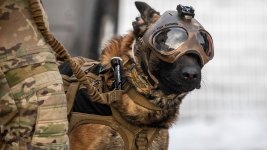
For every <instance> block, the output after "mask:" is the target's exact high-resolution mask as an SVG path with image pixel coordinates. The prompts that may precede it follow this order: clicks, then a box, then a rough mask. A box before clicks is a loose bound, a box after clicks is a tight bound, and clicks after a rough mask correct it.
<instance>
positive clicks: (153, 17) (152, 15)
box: [133, 1, 160, 37]
mask: <svg viewBox="0 0 267 150" xmlns="http://www.w3.org/2000/svg"><path fill="white" fill-rule="evenodd" d="M135 6H136V8H137V9H138V11H139V12H140V14H141V17H137V18H136V21H134V22H133V28H134V33H135V35H136V36H137V37H140V36H142V35H143V33H144V32H145V31H146V29H147V27H148V26H149V25H151V24H153V23H155V22H156V21H157V20H158V18H159V17H160V14H159V12H157V11H155V10H154V9H153V8H151V7H150V6H149V5H148V4H147V3H144V2H139V1H136V2H135Z"/></svg>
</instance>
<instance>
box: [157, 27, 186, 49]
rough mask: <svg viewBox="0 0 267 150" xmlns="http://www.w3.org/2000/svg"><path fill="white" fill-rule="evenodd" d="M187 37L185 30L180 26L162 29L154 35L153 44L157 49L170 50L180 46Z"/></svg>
mask: <svg viewBox="0 0 267 150" xmlns="http://www.w3.org/2000/svg"><path fill="white" fill-rule="evenodd" d="M187 38H188V35H187V32H186V31H185V30H184V29H182V28H168V29H163V30H161V31H160V32H159V33H157V34H156V35H155V36H154V38H153V45H154V46H155V47H156V48H157V49H158V50H159V51H172V50H175V49H177V48H178V47H179V46H181V45H182V43H183V42H184V41H185V40H186V39H187Z"/></svg>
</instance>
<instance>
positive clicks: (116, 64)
mask: <svg viewBox="0 0 267 150" xmlns="http://www.w3.org/2000/svg"><path fill="white" fill-rule="evenodd" d="M110 63H111V66H112V68H113V70H114V78H115V89H116V90H121V89H122V81H121V64H122V59H121V58H120V57H113V58H112V59H111V61H110Z"/></svg>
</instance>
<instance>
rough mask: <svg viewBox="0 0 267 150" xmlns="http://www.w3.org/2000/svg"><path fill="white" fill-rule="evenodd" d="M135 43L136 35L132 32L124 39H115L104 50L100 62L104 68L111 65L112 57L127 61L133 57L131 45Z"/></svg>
mask: <svg viewBox="0 0 267 150" xmlns="http://www.w3.org/2000/svg"><path fill="white" fill-rule="evenodd" d="M133 41H134V34H133V33H132V32H130V33H129V34H127V35H126V36H124V37H121V36H120V37H116V38H113V39H112V40H111V41H110V43H109V44H108V45H106V47H105V48H104V49H103V51H102V53H101V56H100V62H101V64H102V65H103V66H107V65H110V60H111V58H112V57H121V58H122V59H123V60H126V59H127V58H129V57H130V56H131V48H132V47H131V45H132V43H133Z"/></svg>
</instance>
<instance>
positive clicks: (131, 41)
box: [69, 2, 213, 150]
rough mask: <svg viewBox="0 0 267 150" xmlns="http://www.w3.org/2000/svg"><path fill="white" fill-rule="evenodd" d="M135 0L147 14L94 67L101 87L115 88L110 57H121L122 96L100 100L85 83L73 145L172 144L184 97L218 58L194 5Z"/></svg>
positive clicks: (80, 92)
mask: <svg viewBox="0 0 267 150" xmlns="http://www.w3.org/2000/svg"><path fill="white" fill-rule="evenodd" d="M135 5H136V7H137V9H138V10H139V12H140V14H141V16H140V17H137V18H136V21H134V22H133V31H132V32H130V33H128V34H127V35H125V36H121V37H116V38H113V39H112V40H111V42H110V43H109V44H108V45H107V46H106V47H105V48H104V49H103V52H102V54H101V57H100V63H96V64H95V65H93V67H92V68H90V69H89V71H88V72H91V73H92V74H93V75H91V76H90V77H91V79H92V83H94V84H96V85H101V86H96V87H100V88H98V89H99V90H98V91H100V92H103V93H104V92H108V91H112V90H114V88H115V87H116V86H114V84H116V83H115V82H113V81H114V80H115V78H116V77H114V76H115V75H114V74H113V73H114V71H115V69H114V68H113V69H112V67H111V66H112V64H111V63H110V62H111V59H112V58H113V57H115V56H116V57H120V58H121V64H119V65H120V66H121V70H120V74H121V79H122V82H121V86H122V87H121V89H120V90H122V91H123V92H122V95H121V98H114V97H116V96H117V95H115V96H114V97H113V98H111V99H113V100H114V99H115V100H114V101H113V100H112V101H111V102H110V103H109V104H100V103H97V102H93V101H94V100H93V99H92V98H91V97H90V96H88V94H86V92H83V91H85V90H84V89H83V88H82V87H80V88H79V90H78V93H77V94H76V99H75V102H74V105H73V109H72V112H73V114H75V113H76V114H77V112H78V113H82V114H80V116H79V115H78V117H77V116H75V115H71V122H70V124H71V126H72V124H73V123H72V120H76V122H75V121H74V122H75V123H76V126H75V127H70V132H69V137H70V145H71V149H74V150H82V149H96V150H99V149H101V150H102V149H114V150H115V149H116V150H118V149H151V150H156V149H168V128H169V127H170V126H171V125H172V124H173V123H174V122H175V121H176V119H177V116H178V114H179V105H180V103H181V101H182V99H183V98H184V97H185V96H186V94H187V93H188V92H190V91H192V90H194V89H199V88H200V87H201V86H200V82H201V69H202V67H203V66H204V65H205V64H206V63H207V62H208V61H209V60H211V59H212V58H213V43H212V38H211V36H210V34H209V33H208V32H207V31H206V30H205V29H204V28H203V27H202V25H201V24H200V23H199V22H197V20H196V19H194V9H193V8H192V7H188V6H182V5H178V6H177V10H175V11H167V12H165V13H163V14H162V15H160V13H159V12H157V11H155V10H154V9H152V8H151V7H150V6H149V5H148V4H146V3H143V2H135ZM117 75H118V74H117ZM99 76H101V78H99ZM100 83H101V84H100ZM86 116H89V117H88V118H89V119H88V118H87V117H86ZM77 118H79V119H77ZM86 118H87V119H86ZM77 120H79V121H77ZM85 120H87V121H85ZM77 122H80V123H78V125H77ZM75 123H74V124H75Z"/></svg>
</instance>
